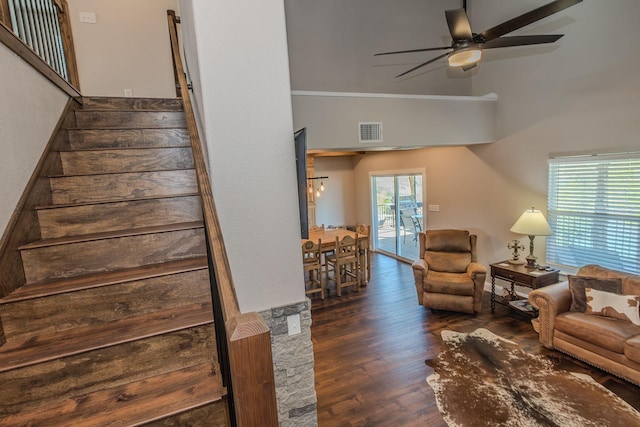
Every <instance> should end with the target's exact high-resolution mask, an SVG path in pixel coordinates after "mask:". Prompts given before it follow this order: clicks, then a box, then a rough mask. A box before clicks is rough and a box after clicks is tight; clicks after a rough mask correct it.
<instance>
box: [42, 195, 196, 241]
mask: <svg viewBox="0 0 640 427" xmlns="http://www.w3.org/2000/svg"><path fill="white" fill-rule="evenodd" d="M192 221H202V207H201V205H200V197H199V196H185V197H173V198H162V199H150V200H136V201H130V202H116V203H100V204H95V205H83V206H69V207H60V208H53V209H40V210H38V222H39V224H40V233H41V235H42V238H43V239H50V238H54V237H64V236H78V235H81V234H88V233H99V232H105V231H117V230H127V229H135V228H140V227H152V226H156V225H165V224H172V223H180V222H192Z"/></svg>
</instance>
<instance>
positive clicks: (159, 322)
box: [0, 303, 213, 372]
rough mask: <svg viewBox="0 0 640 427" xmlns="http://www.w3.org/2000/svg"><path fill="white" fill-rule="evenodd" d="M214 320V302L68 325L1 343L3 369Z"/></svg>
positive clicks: (1, 367) (0, 355)
mask: <svg viewBox="0 0 640 427" xmlns="http://www.w3.org/2000/svg"><path fill="white" fill-rule="evenodd" d="M212 322H213V312H212V306H211V303H204V304H192V305H186V306H181V307H176V308H172V309H167V310H162V311H157V312H153V313H148V314H145V315H142V316H133V317H128V318H125V319H120V320H116V321H113V322H105V323H101V324H98V325H92V326H84V327H80V328H73V329H67V330H63V331H59V332H53V333H48V334H42V335H38V336H33V337H31V338H25V339H20V340H15V341H8V342H7V343H6V344H5V345H4V346H2V347H0V372H4V371H8V370H11V369H16V368H19V367H24V366H29V365H34V364H36V363H42V362H45V361H48V360H53V359H58V358H61V357H66V356H70V355H73V354H79V353H84V352H87V351H91V350H96V349H99V348H105V347H110V346H113V345H117V344H120V343H125V342H130V341H134V340H137V339H141V338H147V337H150V336H154V335H160V334H164V333H168V332H173V331H177V330H181V329H186V328H190V327H194V326H200V325H204V324H207V323H212Z"/></svg>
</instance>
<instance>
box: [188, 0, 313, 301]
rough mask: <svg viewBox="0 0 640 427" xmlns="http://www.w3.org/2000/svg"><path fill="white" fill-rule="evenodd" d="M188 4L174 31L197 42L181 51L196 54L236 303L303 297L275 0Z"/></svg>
mask: <svg viewBox="0 0 640 427" xmlns="http://www.w3.org/2000/svg"><path fill="white" fill-rule="evenodd" d="M185 12H187V10H186V8H185ZM189 13H192V16H188V17H187V16H185V17H184V18H185V21H184V25H183V28H182V30H183V32H185V33H186V32H189V33H191V34H188V35H187V34H185V40H191V43H192V44H193V43H195V45H196V46H189V47H188V49H187V52H191V55H193V54H194V52H195V54H197V57H198V61H197V62H198V64H199V72H198V75H199V81H200V87H196V88H195V92H200V93H199V94H197V95H196V96H197V97H198V98H199V99H202V105H201V108H202V110H201V111H200V113H201V114H202V115H203V116H204V117H203V123H204V127H205V130H206V135H207V145H208V151H209V163H210V166H211V175H212V186H213V193H214V197H215V200H216V204H217V208H218V213H219V215H220V221H221V224H222V231H223V233H224V240H225V245H226V248H227V253H228V256H229V262H230V265H231V270H232V274H233V279H234V282H235V285H236V290H237V294H238V299H239V302H240V309H241V310H242V311H243V312H246V311H254V310H255V311H261V310H264V309H268V308H271V307H278V306H282V305H286V304H290V303H296V302H299V301H302V300H304V287H303V285H302V261H301V259H300V226H299V216H298V200H297V184H296V176H295V156H294V146H293V120H292V117H291V97H290V85H289V69H288V55H287V42H286V30H285V20H284V4H283V1H282V0H278V1H270V2H264V1H260V0H250V1H243V2H229V1H223V0H215V1H205V0H197V1H193V2H192V4H191V7H190V10H189ZM194 47H195V51H194ZM191 55H189V56H188V58H187V60H188V61H189V63H190V66H192V67H193V66H194V65H193V64H195V61H194V60H193V57H192V56H191Z"/></svg>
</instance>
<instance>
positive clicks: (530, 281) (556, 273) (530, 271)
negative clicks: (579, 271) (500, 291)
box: [491, 261, 560, 315]
mask: <svg viewBox="0 0 640 427" xmlns="http://www.w3.org/2000/svg"><path fill="white" fill-rule="evenodd" d="M559 278H560V270H558V269H557V268H550V267H547V268H546V269H544V270H541V269H537V268H536V269H534V268H526V267H525V266H524V265H517V264H509V263H508V262H507V261H502V262H497V263H495V264H491V312H492V313H493V312H494V311H495V308H496V302H497V303H498V304H503V305H506V306H509V307H511V308H516V309H519V310H520V311H522V312H525V313H529V314H532V315H535V314H536V313H535V312H533V311H529V310H526V309H525V308H524V307H522V308H518V307H515V306H514V305H513V304H510V302H511V301H513V298H514V297H515V295H516V293H515V289H514V288H515V285H520V286H525V287H527V288H531V289H538V288H541V287H543V286H547V285H552V284H554V283H558V280H559ZM496 279H501V280H506V281H507V282H510V283H511V290H510V292H509V294H510V296H511V297H512V299H511V300H506V299H505V298H503V297H502V296H498V297H496Z"/></svg>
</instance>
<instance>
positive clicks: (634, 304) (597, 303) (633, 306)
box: [585, 288, 640, 326]
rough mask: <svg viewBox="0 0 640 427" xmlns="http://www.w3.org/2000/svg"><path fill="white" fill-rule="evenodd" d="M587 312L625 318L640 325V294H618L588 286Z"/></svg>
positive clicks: (586, 290)
mask: <svg viewBox="0 0 640 427" xmlns="http://www.w3.org/2000/svg"><path fill="white" fill-rule="evenodd" d="M585 294H586V296H587V310H586V311H585V313H587V314H594V315H597V316H605V317H611V318H613V319H619V320H625V321H627V322H631V323H633V324H634V325H638V326H640V311H639V307H640V295H618V294H612V293H611V292H605V291H599V290H597V289H591V288H586V289H585Z"/></svg>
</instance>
